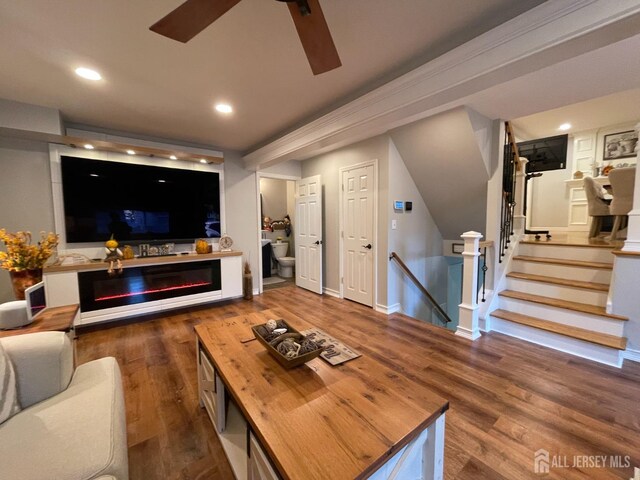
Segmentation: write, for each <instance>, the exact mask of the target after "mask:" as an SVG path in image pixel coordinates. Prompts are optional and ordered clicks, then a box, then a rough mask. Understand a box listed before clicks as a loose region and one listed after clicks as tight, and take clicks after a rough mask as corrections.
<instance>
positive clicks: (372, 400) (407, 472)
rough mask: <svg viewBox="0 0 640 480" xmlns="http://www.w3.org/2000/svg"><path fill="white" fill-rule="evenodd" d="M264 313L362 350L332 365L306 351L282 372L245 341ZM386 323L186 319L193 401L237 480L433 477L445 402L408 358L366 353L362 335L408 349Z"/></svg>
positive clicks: (439, 459) (282, 313)
mask: <svg viewBox="0 0 640 480" xmlns="http://www.w3.org/2000/svg"><path fill="white" fill-rule="evenodd" d="M272 318H273V319H278V318H282V319H284V320H285V321H286V322H287V323H288V324H289V325H291V326H292V327H294V328H295V329H297V330H305V329H307V328H310V327H312V326H318V327H320V328H322V329H324V330H325V331H326V332H327V333H328V334H330V335H333V336H335V337H336V338H338V339H340V341H343V342H345V343H347V344H349V346H350V347H352V348H355V349H362V351H363V352H365V353H363V355H362V356H361V357H359V358H356V359H353V360H350V361H348V362H347V363H344V364H342V365H340V366H335V367H334V366H331V365H329V364H328V363H326V362H325V361H324V360H322V359H321V358H315V359H313V360H311V361H309V362H307V363H306V364H304V365H302V366H299V367H297V368H293V369H291V370H285V369H284V368H283V367H282V366H281V365H279V364H278V363H277V361H276V360H275V359H274V358H273V357H272V356H271V355H270V354H269V353H268V352H267V351H266V350H265V348H264V347H263V346H262V345H261V344H260V343H259V342H257V341H254V340H253V338H254V337H253V333H252V331H251V327H252V326H253V325H260V324H263V323H265V322H266V321H267V320H268V319H272ZM363 325H366V326H365V327H364V328H365V329H366V331H363ZM411 327H412V328H423V327H424V328H426V325H421V324H420V322H416V323H415V325H414V324H412V325H411ZM386 328H387V326H386V324H384V323H383V322H380V321H375V320H372V321H371V322H367V323H366V324H363V323H362V322H359V321H358V320H357V319H350V318H344V319H341V320H340V325H339V326H337V325H335V324H332V323H330V322H326V321H324V322H323V321H321V320H319V319H313V317H312V316H311V314H305V318H304V319H303V318H302V317H300V316H298V315H295V314H293V313H292V312H290V311H287V310H284V309H274V310H265V311H262V312H256V313H251V314H247V315H241V316H237V317H233V318H227V319H224V320H220V321H216V322H205V323H202V324H200V325H198V326H196V335H197V349H196V352H197V364H198V390H199V398H200V405H201V406H202V407H204V408H205V409H206V411H207V413H208V415H209V418H210V419H211V422H212V423H213V426H214V428H215V431H216V433H217V434H218V436H219V438H220V443H221V444H222V447H223V449H224V451H225V453H226V455H227V458H228V460H229V463H230V464H231V467H232V469H233V472H234V474H235V477H236V478H237V479H238V480H245V479H250V480H277V479H284V480H294V479H295V480H297V479H305V480H316V479H317V480H326V479H332V480H352V479H365V478H368V479H371V480H400V479H409V478H410V479H413V480H418V479H421V480H430V479H442V478H443V456H444V424H445V412H446V410H447V409H448V408H449V402H448V401H447V400H446V399H444V398H442V397H441V396H439V395H438V394H437V393H435V392H433V391H431V390H429V389H428V388H427V387H426V386H425V384H424V382H422V381H420V380H419V379H420V378H421V377H422V376H423V375H424V374H425V372H424V371H422V370H421V369H420V368H419V367H416V366H413V365H415V364H414V363H411V362H408V363H406V365H404V366H403V367H402V368H401V369H398V368H394V367H393V365H392V364H387V362H384V360H382V359H377V358H375V357H374V356H373V355H369V354H367V353H366V352H367V349H366V347H365V346H364V344H362V342H363V339H366V338H370V339H375V341H376V342H384V343H385V348H386V347H388V349H389V351H392V350H397V351H398V352H400V351H402V352H403V354H404V355H409V356H410V355H411V347H410V345H411V338H410V334H409V333H404V334H403V333H402V332H401V331H400V330H396V331H395V332H394V333H395V335H393V336H389V335H385V329H386ZM365 341H366V340H365Z"/></svg>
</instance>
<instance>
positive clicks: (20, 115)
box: [0, 98, 63, 135]
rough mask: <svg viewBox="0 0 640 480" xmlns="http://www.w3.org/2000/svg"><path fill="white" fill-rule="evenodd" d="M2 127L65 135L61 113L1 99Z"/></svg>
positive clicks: (0, 118)
mask: <svg viewBox="0 0 640 480" xmlns="http://www.w3.org/2000/svg"><path fill="white" fill-rule="evenodd" d="M0 127H6V128H15V129H18V130H27V131H31V132H40V133H51V134H54V135H60V134H62V133H63V127H62V119H61V118H60V111H58V110H56V109H55V108H47V107H40V106H38V105H29V104H28V103H20V102H14V101H11V100H5V99H2V98H0Z"/></svg>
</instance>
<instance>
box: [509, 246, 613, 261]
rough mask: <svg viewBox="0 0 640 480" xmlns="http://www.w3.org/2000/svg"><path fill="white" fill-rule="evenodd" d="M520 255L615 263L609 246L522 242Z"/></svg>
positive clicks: (519, 250)
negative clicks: (595, 246) (592, 246)
mask: <svg viewBox="0 0 640 480" xmlns="http://www.w3.org/2000/svg"><path fill="white" fill-rule="evenodd" d="M518 255H527V256H530V257H547V258H562V259H565V260H583V261H585V262H604V263H613V254H612V253H611V250H610V249H608V248H589V247H572V246H567V247H564V246H559V245H545V244H543V243H542V244H540V245H535V244H531V243H521V244H520V245H519V246H518Z"/></svg>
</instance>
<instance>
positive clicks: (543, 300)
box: [498, 290, 628, 320]
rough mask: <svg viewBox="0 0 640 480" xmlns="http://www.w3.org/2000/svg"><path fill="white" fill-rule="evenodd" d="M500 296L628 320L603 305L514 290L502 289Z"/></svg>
mask: <svg viewBox="0 0 640 480" xmlns="http://www.w3.org/2000/svg"><path fill="white" fill-rule="evenodd" d="M498 295H500V296H501V297H508V298H515V299H517V300H525V301H527V302H533V303H540V304H542V305H549V306H550V307H557V308H564V309H567V310H573V311H575V312H582V313H588V314H590V315H598V316H601V317H607V318H611V319H614V320H628V318H627V317H623V316H621V315H614V314H611V313H607V311H606V310H605V308H604V307H599V306H596V305H589V304H587V303H579V302H571V301H569V300H561V299H559V298H551V297H543V296H542V295H534V294H532V293H525V292H517V291H515V290H503V291H501V292H500V293H498Z"/></svg>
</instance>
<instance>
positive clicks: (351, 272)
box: [342, 165, 374, 307]
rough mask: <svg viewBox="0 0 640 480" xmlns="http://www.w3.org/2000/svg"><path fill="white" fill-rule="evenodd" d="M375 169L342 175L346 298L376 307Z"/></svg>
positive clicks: (353, 171)
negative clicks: (374, 261)
mask: <svg viewBox="0 0 640 480" xmlns="http://www.w3.org/2000/svg"><path fill="white" fill-rule="evenodd" d="M373 176H374V167H373V165H369V166H366V167H360V168H354V169H353V170H348V171H345V172H342V215H343V216H342V227H343V242H342V271H343V287H344V288H343V294H344V298H348V299H349V300H353V301H355V302H358V303H362V304H364V305H368V306H370V307H371V306H373V257H374V255H373V215H374V210H373V208H374V206H373V202H374V178H373Z"/></svg>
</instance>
